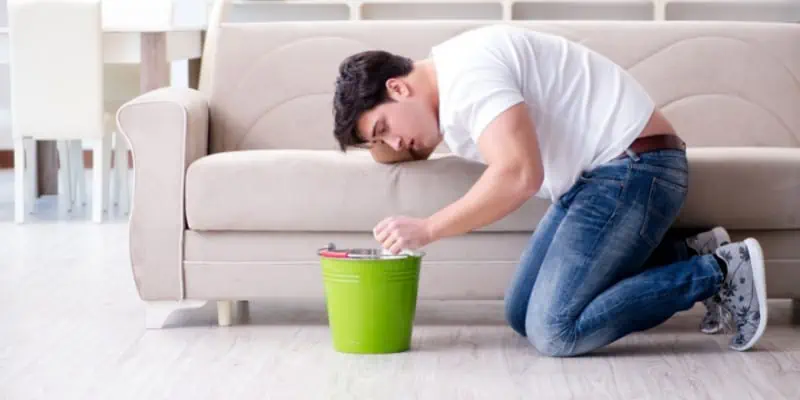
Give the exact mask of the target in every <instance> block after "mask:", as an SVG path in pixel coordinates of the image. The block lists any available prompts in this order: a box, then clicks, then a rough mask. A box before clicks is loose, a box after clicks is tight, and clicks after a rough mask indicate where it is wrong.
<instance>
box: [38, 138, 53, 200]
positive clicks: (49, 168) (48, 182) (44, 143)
mask: <svg viewBox="0 0 800 400" xmlns="http://www.w3.org/2000/svg"><path fill="white" fill-rule="evenodd" d="M36 170H37V171H39V173H38V174H37V175H38V178H37V179H36V184H37V186H38V190H37V194H38V196H45V195H54V194H58V151H57V150H56V142H55V141H52V140H40V141H37V142H36ZM38 196H36V197H38Z"/></svg>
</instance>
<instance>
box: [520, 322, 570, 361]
mask: <svg viewBox="0 0 800 400" xmlns="http://www.w3.org/2000/svg"><path fill="white" fill-rule="evenodd" d="M525 329H526V331H527V333H528V336H527V337H528V341H529V342H530V343H531V344H532V345H533V346H534V347H535V348H536V350H537V351H538V352H539V353H541V354H542V355H545V356H548V357H569V356H572V355H574V354H575V348H576V335H575V322H574V321H554V320H552V319H550V318H541V319H539V318H528V319H527V321H526V324H525Z"/></svg>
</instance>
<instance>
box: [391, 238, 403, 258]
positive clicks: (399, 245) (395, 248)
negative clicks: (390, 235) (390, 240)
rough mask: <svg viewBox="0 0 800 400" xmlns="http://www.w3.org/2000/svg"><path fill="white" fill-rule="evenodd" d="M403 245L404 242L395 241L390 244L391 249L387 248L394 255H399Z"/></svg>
mask: <svg viewBox="0 0 800 400" xmlns="http://www.w3.org/2000/svg"><path fill="white" fill-rule="evenodd" d="M403 244H405V241H404V240H402V239H400V240H397V241H395V242H394V244H392V247H390V248H389V251H390V252H391V253H392V254H395V255H397V254H400V252H401V251H403V247H404V246H403Z"/></svg>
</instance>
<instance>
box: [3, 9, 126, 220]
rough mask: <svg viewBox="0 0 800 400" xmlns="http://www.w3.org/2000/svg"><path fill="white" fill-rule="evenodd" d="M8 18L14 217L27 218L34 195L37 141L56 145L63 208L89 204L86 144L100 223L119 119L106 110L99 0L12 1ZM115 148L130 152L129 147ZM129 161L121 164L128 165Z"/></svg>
mask: <svg viewBox="0 0 800 400" xmlns="http://www.w3.org/2000/svg"><path fill="white" fill-rule="evenodd" d="M8 19H9V41H10V46H9V47H10V49H9V55H10V76H11V114H12V116H11V120H12V121H11V123H12V136H13V140H14V166H15V212H14V219H15V221H16V222H18V223H21V222H24V220H25V218H26V215H27V213H28V212H29V211H30V210H31V209H32V207H33V203H34V200H35V199H34V198H35V189H34V187H35V182H36V150H35V142H36V140H55V141H57V143H58V153H59V176H58V181H59V185H58V186H59V208H60V210H61V212H62V213H67V212H70V211H71V209H72V205H73V204H78V205H81V204H83V203H84V201H85V199H86V196H85V192H84V190H83V178H84V172H83V157H82V152H83V150H82V147H83V146H82V141H85V142H87V143H88V144H89V145H90V146H91V148H92V149H93V168H92V169H93V182H92V184H93V189H92V211H91V218H92V220H93V221H95V222H102V221H103V215H104V212H105V211H106V210H107V209H108V204H109V202H108V200H109V178H110V177H109V173H110V168H109V167H110V162H111V140H112V135H111V134H110V133H111V132H110V131H113V128H114V123H113V114H109V113H107V112H106V109H105V106H106V100H105V96H104V63H103V31H102V8H101V0H9V2H8ZM109 115H111V117H110V116H109ZM109 122H110V123H109ZM119 142H122V143H124V140H122V141H119ZM118 144H119V143H118ZM115 147H117V148H118V149H119V150H123V149H124V150H123V151H122V153H118V154H120V155H122V154H125V155H127V146H115ZM124 158H125V160H124V161H123V162H118V163H116V164H117V165H123V164H124V166H126V167H127V157H124ZM125 171H127V168H125ZM118 175H119V174H118ZM125 182H127V177H125ZM124 186H125V187H126V188H127V185H124Z"/></svg>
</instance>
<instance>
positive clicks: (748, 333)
mask: <svg viewBox="0 0 800 400" xmlns="http://www.w3.org/2000/svg"><path fill="white" fill-rule="evenodd" d="M715 253H716V255H717V256H718V257H719V258H721V259H723V260H724V261H725V263H726V265H727V267H728V276H727V277H726V278H725V282H723V283H722V288H721V289H720V291H719V297H720V298H721V299H722V306H723V307H724V308H725V309H726V310H727V311H728V312H730V313H731V315H732V316H733V321H734V322H735V324H736V332H735V334H734V336H733V338H732V339H731V341H730V344H729V345H728V347H730V348H731V349H733V350H738V351H744V350H747V349H749V348H751V347H753V345H754V344H755V343H756V342H757V341H758V339H760V338H761V335H763V334H764V330H765V329H766V328H767V282H766V278H765V275H764V252H763V251H762V250H761V245H759V244H758V241H757V240H755V239H753V238H748V239H745V241H744V242H738V243H733V244H729V245H725V246H722V247H720V248H719V249H717V250H716V251H715Z"/></svg>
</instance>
